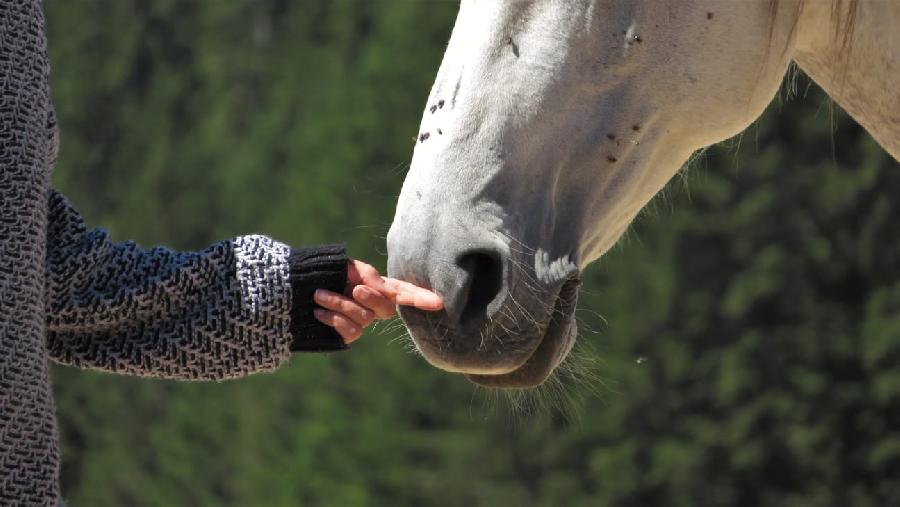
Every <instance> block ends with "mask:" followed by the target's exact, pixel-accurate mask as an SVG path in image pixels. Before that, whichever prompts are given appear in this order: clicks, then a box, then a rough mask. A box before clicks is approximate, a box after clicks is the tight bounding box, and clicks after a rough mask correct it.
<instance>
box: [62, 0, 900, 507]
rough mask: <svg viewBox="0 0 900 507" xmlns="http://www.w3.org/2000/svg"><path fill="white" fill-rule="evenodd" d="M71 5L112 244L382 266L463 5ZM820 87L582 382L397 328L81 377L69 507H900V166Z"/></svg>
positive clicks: (694, 215) (755, 159)
mask: <svg viewBox="0 0 900 507" xmlns="http://www.w3.org/2000/svg"><path fill="white" fill-rule="evenodd" d="M45 7H46V12H47V20H48V36H49V41H50V56H51V62H52V64H53V75H52V87H53V97H54V101H55V105H56V108H57V111H58V112H59V115H60V123H61V126H62V129H63V131H62V151H61V155H60V160H59V163H58V165H57V168H56V170H55V173H54V176H53V177H54V184H55V186H56V187H57V188H59V189H61V190H62V191H63V192H64V193H66V194H67V195H68V196H69V197H70V198H71V199H72V200H73V201H74V203H75V204H76V205H77V206H78V208H79V209H80V210H81V211H82V212H83V213H84V215H85V216H86V218H87V219H88V221H89V223H90V224H92V225H93V226H97V227H105V228H108V229H109V230H110V231H111V232H112V233H113V235H114V236H115V237H116V238H118V239H120V240H127V239H134V240H137V241H139V242H140V243H141V244H143V245H145V246H151V245H157V244H164V245H168V246H172V247H176V248H181V249H198V248H202V247H204V246H206V245H207V244H209V243H212V242H214V241H218V240H221V239H224V238H227V237H232V236H237V235H242V234H249V233H262V234H268V235H271V236H273V237H275V238H277V239H279V240H281V241H283V242H286V243H289V244H292V245H298V246H299V245H304V244H316V243H320V242H332V241H343V242H346V243H348V245H349V247H350V250H351V253H352V254H353V255H354V256H355V257H358V258H362V259H366V260H369V261H371V262H373V263H374V264H375V265H377V266H379V267H381V268H383V267H384V262H385V257H384V250H385V248H384V235H385V234H386V232H387V229H388V226H389V224H390V221H391V218H392V216H393V209H394V208H393V207H394V203H395V199H396V196H397V194H398V192H399V188H400V185H401V183H402V181H403V178H404V175H405V172H406V168H407V167H408V162H409V159H410V156H411V153H412V148H413V141H412V139H413V136H414V135H415V134H416V132H417V127H418V123H419V119H420V117H421V113H422V108H423V106H424V103H425V99H426V97H427V95H428V91H429V89H430V86H431V83H432V80H433V78H434V75H435V73H436V71H437V68H438V66H439V64H440V60H441V57H442V53H443V50H444V48H445V47H446V43H447V40H448V38H449V34H450V30H451V28H452V26H453V22H454V19H455V13H456V10H457V7H458V4H457V3H456V2H451V1H424V0H421V1H415V0H298V1H288V0H233V1H227V2H226V1H221V0H153V1H152V2H147V1H143V0H46V1H45ZM799 84H800V86H799V90H800V91H799V93H798V94H796V96H794V97H791V98H788V97H786V95H787V94H783V95H784V96H782V97H779V98H778V99H777V100H776V101H775V102H773V104H772V106H771V107H770V108H769V110H768V111H767V112H766V114H765V115H764V116H763V117H762V118H761V119H760V121H758V122H757V123H756V124H754V126H752V127H751V128H750V129H749V130H748V131H747V132H746V133H745V134H744V135H742V136H741V137H740V138H736V139H734V140H731V141H729V142H726V143H723V144H722V145H719V146H716V147H713V148H711V149H709V150H707V151H706V152H705V154H703V155H702V156H700V157H699V158H698V159H697V161H696V162H694V163H693V164H692V165H691V166H690V167H689V168H688V169H687V170H686V171H685V172H683V173H682V175H680V176H679V177H676V178H675V179H674V180H673V181H672V182H671V183H670V185H669V187H668V188H667V190H666V192H665V195H664V196H661V197H659V198H657V199H656V200H655V201H654V202H653V203H652V204H651V206H650V207H649V208H648V211H647V212H646V213H644V214H643V215H642V218H641V219H640V220H639V221H638V222H637V223H636V224H635V226H634V227H633V228H632V231H631V232H630V233H629V235H628V238H627V239H626V240H624V241H623V242H621V243H620V245H618V246H617V247H616V248H615V249H614V250H613V251H612V252H611V253H609V254H608V255H606V256H605V257H604V258H603V259H602V260H601V261H599V262H598V263H596V264H595V265H593V266H592V267H591V268H590V269H589V270H588V271H587V272H586V273H585V282H586V283H585V293H584V295H583V296H582V299H581V303H580V306H581V310H579V312H578V316H579V319H580V320H581V322H582V334H581V336H580V339H579V340H580V342H581V345H580V346H579V349H580V350H579V356H580V358H581V360H580V364H581V367H582V369H583V370H584V371H585V372H586V373H585V374H584V375H583V378H582V379H581V381H578V382H574V381H569V382H564V388H565V389H564V390H563V391H560V390H559V389H555V390H546V391H545V392H543V393H538V394H537V395H529V396H513V397H504V396H497V395H496V394H493V393H489V392H486V391H484V390H479V389H476V388H475V387H474V386H473V385H471V384H469V383H468V382H467V381H466V380H465V379H464V378H462V377H459V376H453V375H450V374H447V373H444V372H440V371H438V370H436V369H434V368H432V367H430V366H428V365H427V364H425V362H424V361H423V360H422V359H421V358H419V357H417V356H415V355H414V354H410V353H409V352H408V351H407V347H406V345H405V343H404V341H403V339H402V338H398V337H400V335H401V334H402V333H401V330H399V329H396V328H393V329H392V328H391V327H390V326H381V327H380V328H379V329H376V330H375V331H374V332H369V333H368V335H367V336H366V338H365V339H363V340H362V341H361V342H359V344H358V345H356V346H354V348H353V351H352V352H350V353H345V354H337V355H304V356H297V357H294V358H293V360H292V361H291V363H290V364H288V365H287V366H285V367H283V368H282V369H281V370H279V371H278V372H277V373H275V374H271V375H260V376H256V377H252V378H248V379H245V380H240V381H234V382H226V383H218V384H215V383H211V384H203V383H178V382H166V381H157V380H147V379H134V378H127V377H120V376H113V375H108V374H100V373H94V372H88V371H79V370H74V369H70V368H60V367H57V368H55V369H54V371H53V377H54V386H55V393H56V397H57V403H58V410H59V417H60V424H61V432H62V445H63V457H64V461H63V471H62V477H63V490H64V493H65V496H66V497H67V499H68V504H69V505H72V506H76V507H77V506H107V505H109V506H121V505H129V506H130V505H134V506H138V505H139V506H144V505H146V506H174V505H235V506H270V505H271V506H280V505H313V506H342V507H343V506H369V505H374V506H381V505H384V506H405V505H408V506H420V505H429V506H430V505H435V506H457V505H458V506H471V505H485V506H548V507H549V506H562V505H565V506H569V505H572V506H580V505H585V506H599V505H621V506H640V507H645V506H655V505H674V506H698V505H703V506H718V505H721V506H755V505H765V506H782V505H784V506H820V505H821V506H847V505H853V506H887V505H900V488H898V487H897V485H896V480H897V479H898V478H900V432H898V430H900V368H898V366H897V365H898V364H900V228H898V227H897V226H896V220H897V217H900V204H898V199H897V196H898V195H900V170H898V169H900V168H898V164H897V162H896V161H894V160H893V159H891V158H890V157H889V156H888V155H887V154H886V153H885V152H884V151H883V150H882V149H881V148H879V147H878V145H877V144H876V143H875V142H874V141H873V140H872V139H871V138H870V137H869V136H868V135H867V134H866V133H865V132H864V131H863V130H862V129H861V128H860V127H859V126H857V125H856V124H855V123H854V122H853V121H852V120H850V119H849V118H847V117H846V116H845V115H844V114H843V113H841V112H840V111H837V110H836V107H835V108H832V106H831V105H830V103H829V102H828V100H827V98H826V97H825V95H824V94H823V93H822V92H821V91H819V90H818V88H816V86H815V85H810V84H809V83H808V81H806V80H805V78H802V77H801V78H800V81H799Z"/></svg>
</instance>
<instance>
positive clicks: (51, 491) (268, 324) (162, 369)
mask: <svg viewBox="0 0 900 507" xmlns="http://www.w3.org/2000/svg"><path fill="white" fill-rule="evenodd" d="M48 74H49V69H48V64H47V53H46V40H45V35H44V19H43V14H42V12H41V2H40V0H0V505H57V504H59V503H60V496H59V487H58V475H59V447H58V444H57V429H56V420H55V414H54V404H53V397H52V391H51V388H50V379H49V375H48V359H52V360H54V361H57V362H60V363H63V364H69V365H74V366H78V367H85V368H92V369H98V370H105V371H110V372H117V373H127V374H133V375H141V376H150V377H160V378H172V379H189V380H222V379H229V378H237V377H241V376H245V375H248V374H251V373H255V372H261V371H272V370H274V369H275V368H277V367H278V366H279V365H281V364H282V363H283V362H285V360H287V359H288V357H289V356H290V354H291V352H292V351H297V350H338V349H342V348H344V347H345V346H344V344H343V342H342V341H341V339H340V337H339V336H338V335H337V334H336V333H335V332H334V330H332V329H331V328H329V327H327V326H324V325H322V324H320V323H319V322H318V321H316V320H315V319H314V318H313V315H312V310H313V307H314V304H313V302H312V293H313V291H314V290H315V289H316V288H320V287H321V288H328V289H331V290H333V291H337V292H342V291H343V289H344V287H345V285H346V280H347V273H346V269H347V261H348V259H347V256H346V253H345V252H344V249H343V247H340V246H332V247H319V248H310V249H297V250H292V249H291V248H289V247H287V246H285V245H283V244H281V243H278V242H276V241H273V240H272V239H269V238H266V237H263V236H246V237H239V238H235V239H232V240H229V241H224V242H222V243H219V244H216V245H213V246H211V247H209V248H207V249H205V250H203V251H201V252H196V253H177V252H173V251H171V250H168V249H165V248H154V249H149V250H145V249H142V248H140V247H138V246H137V245H135V244H134V243H130V242H126V243H119V244H116V243H114V242H112V241H111V240H110V238H109V236H108V235H107V233H106V232H105V231H103V230H89V229H88V228H87V227H85V225H84V223H83V221H82V219H81V217H80V216H79V215H78V213H77V212H76V211H75V210H74V209H73V208H72V206H71V205H70V204H69V203H68V202H67V201H66V200H65V198H63V197H62V196H61V195H60V194H58V193H56V192H54V191H51V190H50V189H49V180H50V178H49V176H50V168H51V166H52V164H53V161H54V159H55V156H56V151H57V143H58V133H57V132H58V131H57V129H56V122H55V119H54V115H53V110H52V107H51V105H50V101H49V84H48Z"/></svg>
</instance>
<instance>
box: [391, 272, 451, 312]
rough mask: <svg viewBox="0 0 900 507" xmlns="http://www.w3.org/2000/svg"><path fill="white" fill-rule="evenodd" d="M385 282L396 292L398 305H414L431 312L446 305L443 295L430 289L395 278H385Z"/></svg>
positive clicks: (395, 299)
mask: <svg viewBox="0 0 900 507" xmlns="http://www.w3.org/2000/svg"><path fill="white" fill-rule="evenodd" d="M384 283H385V285H387V286H388V287H390V288H391V289H393V290H394V291H395V292H396V294H397V295H396V297H395V298H394V301H395V302H396V303H397V304H398V305H401V306H412V307H415V308H418V309H420V310H426V311H430V312H436V311H438V310H440V309H441V308H443V307H444V300H443V299H442V298H441V296H439V295H437V294H436V293H434V292H432V291H430V290H428V289H423V288H422V287H419V286H416V285H413V284H411V283H409V282H404V281H402V280H396V279H394V278H385V279H384Z"/></svg>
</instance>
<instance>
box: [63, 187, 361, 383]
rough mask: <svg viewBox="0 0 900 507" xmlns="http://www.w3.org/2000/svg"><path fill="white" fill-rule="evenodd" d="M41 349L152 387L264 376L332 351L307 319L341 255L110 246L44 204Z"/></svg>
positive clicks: (337, 280)
mask: <svg viewBox="0 0 900 507" xmlns="http://www.w3.org/2000/svg"><path fill="white" fill-rule="evenodd" d="M48 209H49V216H48V224H49V225H48V233H47V262H46V296H45V305H46V309H47V348H48V352H49V354H50V356H51V357H52V358H53V359H54V360H55V361H57V362H60V363H63V364H70V365H73V366H78V367H84V368H92V369H99V370H105V371H111V372H118V373H126V374H133V375H140V376H153V377H162V378H178V379H194V380H201V379H203V380H221V379H227V378H236V377H241V376H245V375H248V374H251V373H255V372H261V371H272V370H274V369H276V368H277V367H278V366H280V365H281V364H282V363H284V362H285V361H286V360H287V359H288V358H289V357H290V355H291V352H292V351H299V350H340V349H343V348H346V345H345V344H344V342H343V340H341V339H340V337H339V336H338V334H337V333H336V332H335V331H334V330H333V329H332V328H330V327H328V326H325V325H323V324H321V323H320V322H318V321H317V320H316V319H315V317H314V315H313V309H314V307H315V304H314V302H313V298H312V294H313V292H314V290H315V289H316V288H318V287H321V288H325V289H328V290H333V291H342V290H343V289H344V287H345V286H346V283H347V265H348V261H349V259H348V258H347V255H346V253H345V252H344V249H343V248H342V247H320V248H311V249H291V248H290V247H288V246H286V245H283V244H281V243H278V242H277V241H274V240H272V239H270V238H266V237H264V236H244V237H239V238H234V239H231V240H228V241H224V242H221V243H218V244H216V245H213V246H210V247H209V248H207V249H205V250H203V251H201V252H194V253H180V252H174V251H172V250H169V249H166V248H152V249H143V248H140V247H139V246H138V245H136V244H135V243H132V242H124V243H114V242H113V241H112V240H111V239H110V237H109V235H108V234H107V233H106V232H105V231H103V230H101V229H95V230H89V229H88V228H87V227H86V226H85V225H84V222H83V220H82V219H81V217H80V216H79V215H78V213H77V212H76V211H75V210H74V208H73V207H72V206H71V205H70V204H69V203H68V201H66V199H65V198H64V197H63V196H62V195H60V194H59V193H57V192H55V191H51V195H50V196H49V208H48Z"/></svg>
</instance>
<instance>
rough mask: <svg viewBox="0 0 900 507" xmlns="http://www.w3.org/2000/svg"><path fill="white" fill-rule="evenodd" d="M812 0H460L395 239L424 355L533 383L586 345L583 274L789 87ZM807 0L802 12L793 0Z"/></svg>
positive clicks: (445, 364)
mask: <svg viewBox="0 0 900 507" xmlns="http://www.w3.org/2000/svg"><path fill="white" fill-rule="evenodd" d="M799 5H800V4H798V3H796V2H791V3H785V2H777V1H775V2H773V1H771V0H749V1H741V2H734V1H731V0H709V1H699V0H698V1H682V0H668V1H659V0H652V1H650V0H648V1H632V0H628V1H625V0H515V1H513V0H462V2H461V6H460V10H459V15H458V18H457V21H456V25H455V28H454V30H453V34H452V36H451V39H450V43H449V46H448V48H447V50H446V54H445V57H444V60H443V63H442V64H441V67H440V70H439V72H438V75H437V79H436V81H435V83H434V86H433V88H432V91H431V94H430V97H429V99H428V102H427V104H426V109H425V112H424V115H423V119H422V123H421V130H420V133H419V136H418V139H417V143H416V147H415V152H414V156H413V161H412V165H411V168H410V171H409V173H408V175H407V178H406V181H405V182H404V185H403V189H402V192H401V195H400V198H399V201H398V205H397V211H396V216H395V218H394V222H393V225H392V227H391V230H390V233H389V235H388V254H389V262H388V269H389V273H390V275H391V276H394V277H398V278H402V279H405V280H408V281H411V282H414V283H417V284H420V285H424V286H427V287H431V288H433V289H434V290H436V291H437V292H438V293H440V294H441V295H442V296H443V297H444V300H445V305H446V307H445V310H444V311H443V312H440V313H436V314H428V313H424V312H420V311H416V310H412V309H402V310H401V316H402V318H403V320H404V322H405V323H406V325H407V327H408V329H409V330H410V333H411V335H412V338H413V340H414V341H415V344H416V346H417V348H418V350H419V351H420V352H421V353H422V355H423V356H424V357H425V358H426V359H427V360H428V361H429V362H430V363H432V364H433V365H435V366H437V367H439V368H442V369H445V370H448V371H452V372H459V373H464V374H466V375H467V376H468V377H469V378H470V379H471V380H473V381H474V382H476V383H478V384H483V385H487V386H497V387H530V386H534V385H537V384H540V383H541V382H543V381H544V380H545V379H546V378H547V376H548V375H549V374H550V373H551V372H552V370H553V369H554V368H555V367H556V366H557V365H558V364H559V363H560V362H561V361H562V360H563V358H564V357H565V356H566V355H567V353H568V352H569V350H570V349H571V347H572V345H573V343H574V341H575V335H576V324H575V320H574V318H573V313H574V309H575V303H576V299H577V292H578V283H579V282H578V280H579V275H580V273H581V271H582V270H583V269H584V267H585V266H586V265H587V264H589V263H590V262H592V261H594V260H596V259H598V258H599V257H600V256H601V255H603V254H604V253H605V252H606V251H607V250H609V249H610V248H611V247H612V246H613V245H614V244H615V242H616V241H617V240H618V238H619V237H620V236H621V235H622V234H623V232H624V231H625V230H626V228H627V227H628V226H629V225H630V223H631V222H632V220H633V219H634V218H635V216H636V215H637V214H638V212H639V211H640V210H641V208H643V207H644V205H645V204H646V203H647V202H648V201H649V200H650V199H651V198H652V197H653V196H654V195H655V194H656V193H657V192H658V191H659V190H660V189H661V188H662V187H663V186H664V185H665V184H666V182H667V181H668V180H669V179H670V178H671V177H672V176H673V175H674V174H675V173H676V172H677V171H678V169H679V168H680V167H682V165H683V164H684V163H685V162H686V161H687V160H688V158H689V157H690V155H691V154H692V153H693V152H694V151H696V150H697V149H699V148H702V147H704V146H707V145H710V144H712V143H715V142H719V141H721V140H724V139H726V138H728V137H731V136H733V135H735V134H737V133H739V132H740V131H742V130H743V129H744V128H746V127H747V126H748V125H749V124H750V123H751V122H752V121H753V120H754V119H755V118H757V117H758V116H759V115H760V114H761V112H762V111H763V110H764V109H765V107H766V105H767V104H768V102H769V101H770V100H771V99H772V97H773V96H774V94H775V93H776V92H777V90H778V88H779V85H780V83H781V81H782V78H783V76H784V74H785V71H786V69H787V66H788V64H789V63H790V61H791V59H792V48H793V46H794V45H795V44H796V30H795V28H796V24H797V22H798V13H799ZM795 7H796V9H795Z"/></svg>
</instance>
